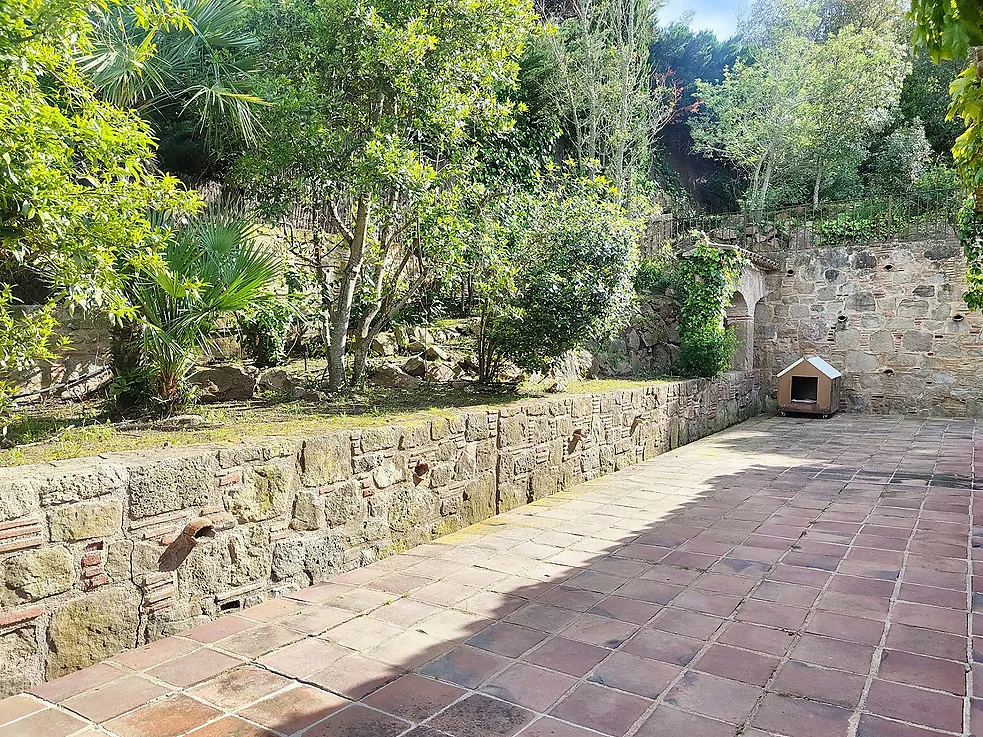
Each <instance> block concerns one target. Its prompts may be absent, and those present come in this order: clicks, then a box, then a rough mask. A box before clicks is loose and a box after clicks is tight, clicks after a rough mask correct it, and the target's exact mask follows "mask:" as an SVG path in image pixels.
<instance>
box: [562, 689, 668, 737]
mask: <svg viewBox="0 0 983 737" xmlns="http://www.w3.org/2000/svg"><path fill="white" fill-rule="evenodd" d="M651 705H652V702H651V701H650V700H649V699H643V698H640V697H638V696H630V695H628V694H624V693H621V692H619V691H613V690H611V689H610V688H604V687H603V686H598V685H597V684H594V683H585V684H582V685H580V686H578V687H577V688H576V690H574V692H573V693H571V694H570V695H569V696H567V697H566V698H565V699H563V701H561V702H560V703H559V704H557V705H556V706H555V707H553V709H552V711H551V712H550V714H551V715H553V716H555V717H559V718H560V719H564V720H566V721H568V722H573V723H574V724H579V725H580V726H582V727H587V728H589V729H595V730H597V731H598V732H601V733H603V734H607V735H612V736H613V737H622V735H624V734H625V733H626V732H627V731H628V729H629V728H630V727H631V726H632V725H633V724H634V723H635V722H636V721H638V719H639V718H640V717H641V716H642V715H643V714H644V713H645V712H646V711H647V710H648V708H649V707H650V706H651Z"/></svg>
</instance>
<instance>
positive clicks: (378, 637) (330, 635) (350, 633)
mask: <svg viewBox="0 0 983 737" xmlns="http://www.w3.org/2000/svg"><path fill="white" fill-rule="evenodd" d="M402 632H403V628H402V627H398V626H396V625H394V624H388V623H387V622H382V621H380V620H378V619H373V618H372V617H356V618H355V619H352V620H349V621H348V622H345V623H344V624H339V625H338V626H337V627H332V628H331V629H330V630H328V631H327V632H325V633H324V634H323V635H321V639H323V640H327V641H328V642H333V643H335V644H337V645H341V646H342V647H347V648H348V649H349V650H355V651H356V652H364V651H365V650H369V649H371V648H373V647H375V646H376V645H379V644H381V643H383V642H385V641H386V640H388V639H389V638H390V637H395V636H397V635H399V634H401V633H402Z"/></svg>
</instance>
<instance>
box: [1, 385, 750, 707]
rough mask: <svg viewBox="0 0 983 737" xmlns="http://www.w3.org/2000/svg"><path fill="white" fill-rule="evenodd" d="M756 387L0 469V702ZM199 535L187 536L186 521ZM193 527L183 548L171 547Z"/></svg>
mask: <svg viewBox="0 0 983 737" xmlns="http://www.w3.org/2000/svg"><path fill="white" fill-rule="evenodd" d="M760 407H761V378H760V376H758V375H757V374H754V373H744V374H730V375H728V376H727V377H725V378H723V379H721V380H719V381H714V382H707V381H686V382H677V383H665V384H657V385H652V386H648V387H644V388H639V389H632V390H620V391H610V392H606V393H603V394H595V395H590V394H583V395H566V396H558V397H556V398H554V399H549V400H536V401H530V402H526V403H522V404H518V405H514V406H510V407H505V408H498V409H488V410H484V409H482V410H480V411H471V412H462V413H459V414H454V415H451V416H444V417H433V418H428V419H426V420H422V421H420V422H418V423H414V424H407V425H402V426H399V427H377V428H371V429H363V430H334V431H330V432H327V433H325V434H324V435H323V436H320V437H316V438H308V439H305V440H289V439H273V440H271V441H270V442H268V443H266V444H263V445H242V446H209V447H195V448H187V449H170V450H165V451H160V452H152V453H145V452H140V453H137V452H134V453H121V454H115V455H112V456H109V455H107V456H101V457H97V458H88V459H80V460H75V461H63V462H58V463H51V464H45V465H37V466H23V467H17V468H6V469H2V470H0V695H3V694H9V693H13V692H16V691H18V690H21V689H24V688H27V687H29V686H31V685H32V684H36V683H38V682H40V681H42V680H43V679H46V678H53V677H56V676H59V675H63V674H65V673H68V672H71V671H73V670H76V669H78V668H81V667H84V666H86V665H89V664H90V663H93V662H95V661H97V660H100V659H102V658H106V657H109V656H111V655H113V654H115V653H117V652H119V651H121V650H123V649H126V648H130V647H133V646H135V645H138V644H141V643H145V642H148V641H151V640H154V639H157V638H160V637H163V636H166V635H168V634H172V633H175V632H178V631H182V630H184V629H187V628H189V627H191V626H193V625H195V624H196V623H199V622H201V621H204V620H206V619H208V618H211V617H215V616H217V615H218V614H220V613H222V612H226V611H234V610H236V609H238V608H240V607H244V606H248V605H251V604H254V603H256V602H258V601H260V600H262V599H265V598H267V597H269V596H275V595H277V594H279V593H283V592H285V591H289V590H292V589H296V588H299V587H303V586H308V585H310V584H312V583H316V582H319V581H322V580H324V579H325V578H326V577H327V576H329V575H331V574H334V573H339V572H342V571H345V570H348V569H351V568H355V567H358V566H360V565H364V564H367V563H369V562H371V561H373V560H375V559H377V558H379V557H382V556H385V555H389V554H391V553H393V552H396V551H400V550H405V549H406V548H408V547H411V546H413V545H416V544H418V543H420V542H423V541H425V540H429V539H431V538H433V537H435V536H438V535H442V534H446V533H450V532H453V531H455V530H458V529H460V528H462V527H465V526H467V525H471V524H474V523H475V522H478V521H480V520H483V519H485V518H487V517H489V516H491V515H494V514H495V513H496V512H500V511H506V510H509V509H512V508H514V507H516V506H519V505H521V504H526V503H528V502H529V501H532V500H534V499H538V498H541V497H544V496H547V495H549V494H553V493H555V492H556V491H558V490H560V489H563V488H566V487H568V486H571V485H573V484H576V483H579V482H582V481H585V480H587V479H591V478H594V477H596V476H598V475H600V474H604V473H607V472H608V471H613V470H617V469H620V468H623V467H626V466H629V465H631V464H633V463H636V462H638V461H640V460H643V459H646V458H650V457H652V456H655V455H658V454H660V453H663V452H665V451H668V450H670V449H672V448H675V447H677V446H679V445H683V444H685V443H687V442H690V441H692V440H695V439H697V438H701V437H704V436H706V435H708V434H710V433H712V432H715V431H717V430H721V429H723V428H725V427H728V426H730V425H732V424H734V423H737V422H740V421H743V420H745V419H747V418H749V417H751V416H753V415H755V414H757V413H758V412H759V411H760ZM202 518H204V519H202ZM195 520H198V522H197V525H196V526H197V527H201V526H202V525H205V526H204V527H202V529H201V530H200V531H199V535H200V537H198V538H192V537H188V535H187V534H182V533H183V531H185V529H186V528H187V526H188V525H189V524H190V523H194V521H195Z"/></svg>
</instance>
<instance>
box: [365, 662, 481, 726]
mask: <svg viewBox="0 0 983 737" xmlns="http://www.w3.org/2000/svg"><path fill="white" fill-rule="evenodd" d="M466 693H467V692H466V691H464V690H463V689H460V688H458V687H457V686H452V685H450V684H448V683H441V682H439V681H435V680H433V679H432V678H424V677H423V676H418V675H416V674H415V673H407V674H406V675H404V676H400V677H399V678H397V679H396V680H395V681H393V682H392V683H390V684H389V685H387V686H384V687H383V688H381V689H379V690H378V691H376V692H375V693H374V694H372V695H371V696H368V697H366V698H365V699H364V703H365V704H368V705H369V706H372V707H374V708H376V709H381V710H382V711H386V712H389V713H390V714H393V715H395V716H397V717H400V718H401V719H406V720H407V721H410V722H422V721H424V720H426V719H429V718H430V717H432V716H433V715H434V714H436V713H437V712H438V711H440V710H441V709H443V708H445V707H447V706H449V705H450V704H452V703H453V702H455V701H457V700H458V699H459V698H461V697H462V696H464V695H465V694H466Z"/></svg>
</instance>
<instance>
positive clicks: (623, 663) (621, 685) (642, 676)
mask: <svg viewBox="0 0 983 737" xmlns="http://www.w3.org/2000/svg"><path fill="white" fill-rule="evenodd" d="M682 670H683V669H682V668H681V667H679V666H677V665H670V664H668V663H661V662H659V661H657V660H649V659H648V658H640V657H638V656H636V655H629V654H628V653H620V652H616V653H612V654H611V655H609V656H608V657H607V658H605V659H604V660H603V661H602V662H601V664H600V665H598V666H597V668H595V669H594V672H593V673H592V674H591V676H590V677H589V680H590V682H591V683H597V684H600V685H602V686H610V687H611V688H617V689H619V690H621V691H628V692H630V693H634V694H638V695H639V696H644V697H645V698H648V699H655V698H657V697H658V696H659V694H661V693H662V692H663V691H664V690H665V689H666V688H667V687H668V686H669V684H670V683H672V682H673V681H674V680H675V679H676V677H677V676H678V675H679V674H680V673H681V672H682Z"/></svg>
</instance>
